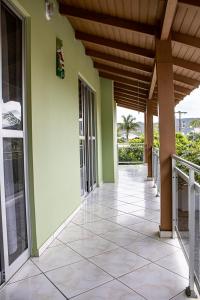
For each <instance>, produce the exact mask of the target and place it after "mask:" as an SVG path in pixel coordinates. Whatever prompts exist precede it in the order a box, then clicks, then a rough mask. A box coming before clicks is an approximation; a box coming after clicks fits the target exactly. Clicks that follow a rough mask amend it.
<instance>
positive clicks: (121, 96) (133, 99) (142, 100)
mask: <svg viewBox="0 0 200 300" xmlns="http://www.w3.org/2000/svg"><path fill="white" fill-rule="evenodd" d="M114 97H119V98H121V99H127V100H131V101H135V102H138V103H146V101H147V100H146V99H141V98H136V97H132V96H127V95H121V94H118V93H114Z"/></svg>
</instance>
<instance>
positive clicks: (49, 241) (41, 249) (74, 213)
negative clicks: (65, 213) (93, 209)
mask: <svg viewBox="0 0 200 300" xmlns="http://www.w3.org/2000/svg"><path fill="white" fill-rule="evenodd" d="M82 205H83V203H81V204H80V205H79V207H78V208H77V209H76V210H75V211H74V212H73V213H72V214H71V215H70V216H69V217H68V218H67V219H66V220H65V221H64V222H63V223H62V224H61V225H60V227H58V229H57V230H56V231H55V232H54V233H53V234H52V235H51V236H50V237H49V238H48V240H47V241H46V242H45V243H44V244H43V245H42V246H41V247H40V248H39V249H38V251H37V255H36V256H40V255H41V254H42V253H43V252H44V251H45V250H46V249H47V248H48V247H49V245H50V244H51V243H52V242H53V240H54V239H55V238H56V237H57V236H58V235H59V234H60V232H61V231H62V230H63V229H64V228H65V227H66V226H67V225H68V224H69V223H70V222H71V220H72V219H73V217H74V216H75V215H76V214H77V212H78V211H79V210H80V209H81V207H82Z"/></svg>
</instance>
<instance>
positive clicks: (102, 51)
mask: <svg viewBox="0 0 200 300" xmlns="http://www.w3.org/2000/svg"><path fill="white" fill-rule="evenodd" d="M59 10H60V13H61V14H62V15H64V16H66V17H67V18H68V19H69V21H70V23H71V24H72V26H73V28H74V30H75V37H76V38H77V39H79V40H81V41H82V42H83V45H84V46H85V53H86V54H87V55H89V56H91V58H92V59H93V62H94V67H95V68H97V69H98V70H99V75H100V76H101V77H105V78H108V79H111V80H113V81H114V98H115V101H116V102H117V104H118V105H119V106H122V107H127V108H131V109H134V110H137V111H141V112H144V111H145V110H146V104H147V101H151V102H152V105H153V110H154V114H155V115H157V74H156V66H155V40H156V38H159V39H163V40H165V39H168V38H170V37H171V40H172V56H173V71H174V91H175V104H177V103H179V102H180V101H181V100H182V99H183V98H184V97H185V96H186V95H189V94H190V93H191V91H192V90H193V89H195V88H197V87H198V86H199V84H200V1H199V0H192V1H191V0H179V1H178V0H93V1H90V0H84V1H82V0H60V1H59Z"/></svg>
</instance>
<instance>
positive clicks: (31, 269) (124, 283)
mask: <svg viewBox="0 0 200 300" xmlns="http://www.w3.org/2000/svg"><path fill="white" fill-rule="evenodd" d="M146 178H147V170H146V166H145V165H137V166H132V165H131V166H119V168H118V183H116V184H112V183H111V184H104V185H103V186H101V187H100V188H97V189H96V190H95V191H94V192H93V193H91V194H90V195H89V196H88V197H87V200H86V201H85V202H83V204H82V206H81V209H80V210H79V212H77V213H76V215H75V216H74V218H73V219H72V221H71V222H70V223H69V224H68V225H67V226H66V227H65V228H64V229H63V231H62V232H61V233H60V234H59V235H58V237H57V239H55V240H54V241H53V242H52V244H51V245H50V246H49V247H48V248H47V249H46V250H45V252H44V253H43V254H42V255H41V256H40V257H39V258H31V259H30V260H29V261H27V262H26V263H25V265H24V266H23V267H22V268H21V269H20V270H19V271H18V272H17V273H16V274H15V275H14V277H13V278H12V279H11V280H10V281H9V282H8V284H7V285H6V286H5V287H4V288H3V289H2V290H1V292H0V299H2V300H4V299H6V300H9V299H12V300H27V299H37V300H39V299H52V300H54V299H56V300H61V299H71V298H73V299H76V300H89V299H91V300H92V299H109V300H110V299H116V300H118V299H123V300H125V299H126V300H128V299H131V300H133V299H135V300H136V299H137V300H142V299H152V300H156V299H159V300H160V299H162V300H165V299H166V300H167V299H177V300H182V299H186V296H185V293H184V289H185V287H186V286H187V284H188V267H187V263H186V261H185V258H184V257H183V254H182V251H181V249H180V247H179V244H178V242H177V240H174V239H166V238H165V239H164V238H162V239H161V238H159V236H158V229H159V222H160V212H159V208H160V203H159V200H160V199H159V197H156V196H155V195H156V191H155V189H154V188H153V187H152V181H147V180H146Z"/></svg>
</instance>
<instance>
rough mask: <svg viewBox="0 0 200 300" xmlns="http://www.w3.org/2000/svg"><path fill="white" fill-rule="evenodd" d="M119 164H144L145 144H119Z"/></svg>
mask: <svg viewBox="0 0 200 300" xmlns="http://www.w3.org/2000/svg"><path fill="white" fill-rule="evenodd" d="M118 163H119V164H142V163H144V143H130V144H129V143H126V144H125V143H123V144H122V143H118Z"/></svg>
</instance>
